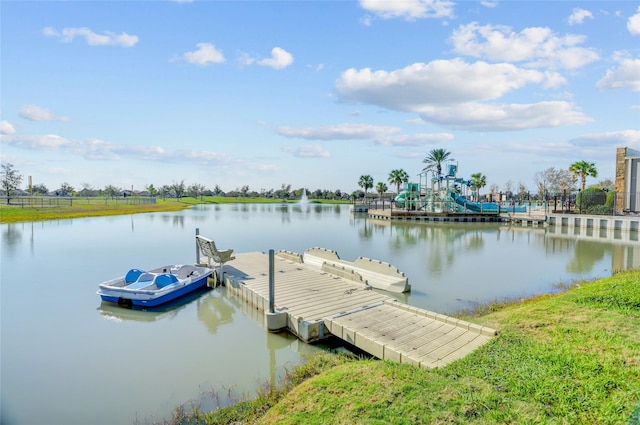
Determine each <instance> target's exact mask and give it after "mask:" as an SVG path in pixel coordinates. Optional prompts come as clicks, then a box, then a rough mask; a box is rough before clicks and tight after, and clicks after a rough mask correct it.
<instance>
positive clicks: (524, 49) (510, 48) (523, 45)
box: [449, 22, 599, 69]
mask: <svg viewBox="0 0 640 425" xmlns="http://www.w3.org/2000/svg"><path fill="white" fill-rule="evenodd" d="M449 40H450V41H451V43H452V44H453V46H454V51H455V52H457V53H460V54H463V55H466V56H471V57H477V58H488V59H491V60H498V61H508V62H523V63H525V64H526V65H528V66H531V67H543V66H546V67H551V68H567V69H575V68H580V67H582V66H584V65H586V64H588V63H590V62H593V61H595V60H597V59H598V58H599V56H598V54H597V53H596V52H595V51H594V50H593V49H587V48H583V47H578V45H579V44H582V43H583V42H584V41H585V37H584V36H580V35H572V34H569V35H565V36H562V37H560V36H557V35H555V34H554V33H553V32H552V31H551V30H550V29H549V28H542V27H530V28H525V29H524V30H522V31H520V32H519V33H517V32H514V31H513V30H512V29H511V28H510V27H508V26H502V25H479V24H478V23H477V22H472V23H470V24H468V25H461V26H460V27H458V29H456V30H455V31H454V32H453V34H452V35H451V37H450V39H449Z"/></svg>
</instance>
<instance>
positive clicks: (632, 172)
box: [615, 148, 640, 212]
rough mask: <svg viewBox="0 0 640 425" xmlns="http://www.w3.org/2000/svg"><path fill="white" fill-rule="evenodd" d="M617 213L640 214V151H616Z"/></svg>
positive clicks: (628, 149) (621, 149) (627, 149)
mask: <svg viewBox="0 0 640 425" xmlns="http://www.w3.org/2000/svg"><path fill="white" fill-rule="evenodd" d="M615 190H616V193H617V198H616V211H618V212H626V211H628V212H640V151H637V150H635V149H630V148H618V149H617V150H616V181H615Z"/></svg>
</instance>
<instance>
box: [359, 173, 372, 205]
mask: <svg viewBox="0 0 640 425" xmlns="http://www.w3.org/2000/svg"><path fill="white" fill-rule="evenodd" d="M358 186H360V187H361V188H363V189H364V198H365V199H367V190H368V189H371V188H372V187H373V177H371V176H370V175H368V174H367V175H364V176H360V180H359V181H358Z"/></svg>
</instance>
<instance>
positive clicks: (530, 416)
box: [163, 270, 640, 425]
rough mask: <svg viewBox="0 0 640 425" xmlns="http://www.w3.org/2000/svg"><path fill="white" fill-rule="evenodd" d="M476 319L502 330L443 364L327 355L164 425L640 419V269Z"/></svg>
mask: <svg viewBox="0 0 640 425" xmlns="http://www.w3.org/2000/svg"><path fill="white" fill-rule="evenodd" d="M493 310H495V311H493V312H491V313H488V314H485V315H484V316H481V317H473V318H469V317H465V319H467V320H472V321H474V322H476V323H480V324H482V325H486V326H490V327H492V328H495V329H499V330H500V333H499V335H498V337H496V338H495V339H494V340H493V341H492V342H490V343H488V344H486V345H484V346H483V347H481V348H479V349H478V350H476V351H475V352H473V353H471V354H470V355H469V356H467V357H465V358H464V359H461V360H459V361H457V362H454V363H452V364H450V365H448V366H446V367H444V368H441V369H434V370H428V369H420V368H417V367H414V366H410V365H404V364H398V363H392V362H387V361H381V360H374V359H365V358H358V357H356V356H353V355H341V354H332V353H325V354H320V355H317V356H314V357H311V358H310V359H309V360H308V361H307V362H306V363H305V364H304V365H301V366H298V367H295V368H294V369H293V370H291V371H289V372H288V374H287V378H286V379H285V381H283V382H282V383H281V384H279V385H276V386H265V388H264V390H263V391H260V392H259V394H258V395H257V397H256V398H254V399H253V400H243V401H239V402H237V403H235V404H233V405H230V406H226V407H222V408H219V409H216V410H214V411H211V412H203V411H201V410H200V409H199V408H198V407H197V406H193V405H190V404H187V405H185V406H180V407H178V408H176V409H175V412H174V414H173V416H172V417H171V418H167V419H166V420H165V421H164V422H163V423H164V424H171V425H177V424H230V423H232V424H407V425H409V424H412V425H413V424H571V425H575V424H599V425H604V424H610V425H614V424H615V425H620V424H625V425H638V424H640V384H639V383H640V270H634V271H628V272H623V273H619V274H616V275H614V276H612V277H609V278H604V279H600V280H596V281H593V282H579V283H574V284H573V285H571V288H570V289H568V290H567V291H565V292H563V293H559V294H555V295H542V296H539V297H536V298H533V299H528V300H524V301H517V302H513V303H511V304H504V305H500V306H499V307H498V306H497V304H494V307H493Z"/></svg>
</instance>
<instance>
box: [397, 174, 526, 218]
mask: <svg viewBox="0 0 640 425" xmlns="http://www.w3.org/2000/svg"><path fill="white" fill-rule="evenodd" d="M457 172H458V165H457V164H447V167H446V174H445V175H437V173H436V172H435V171H434V170H431V169H429V170H423V171H422V172H421V173H420V174H418V176H419V177H420V180H419V182H418V183H405V184H404V186H403V190H402V191H401V192H400V193H398V195H397V196H396V197H395V204H396V207H398V208H401V209H404V210H407V211H422V212H427V213H429V212H432V213H474V214H475V213H491V214H497V213H500V212H501V211H504V212H507V211H508V212H514V213H516V212H526V211H527V207H526V206H524V205H504V206H502V205H501V204H500V201H501V200H500V199H496V201H497V202H478V201H477V200H476V201H471V200H469V196H468V195H469V192H470V190H471V180H465V179H463V178H459V177H457V176H456V175H457ZM429 174H431V176H429ZM423 181H424V183H423Z"/></svg>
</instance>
